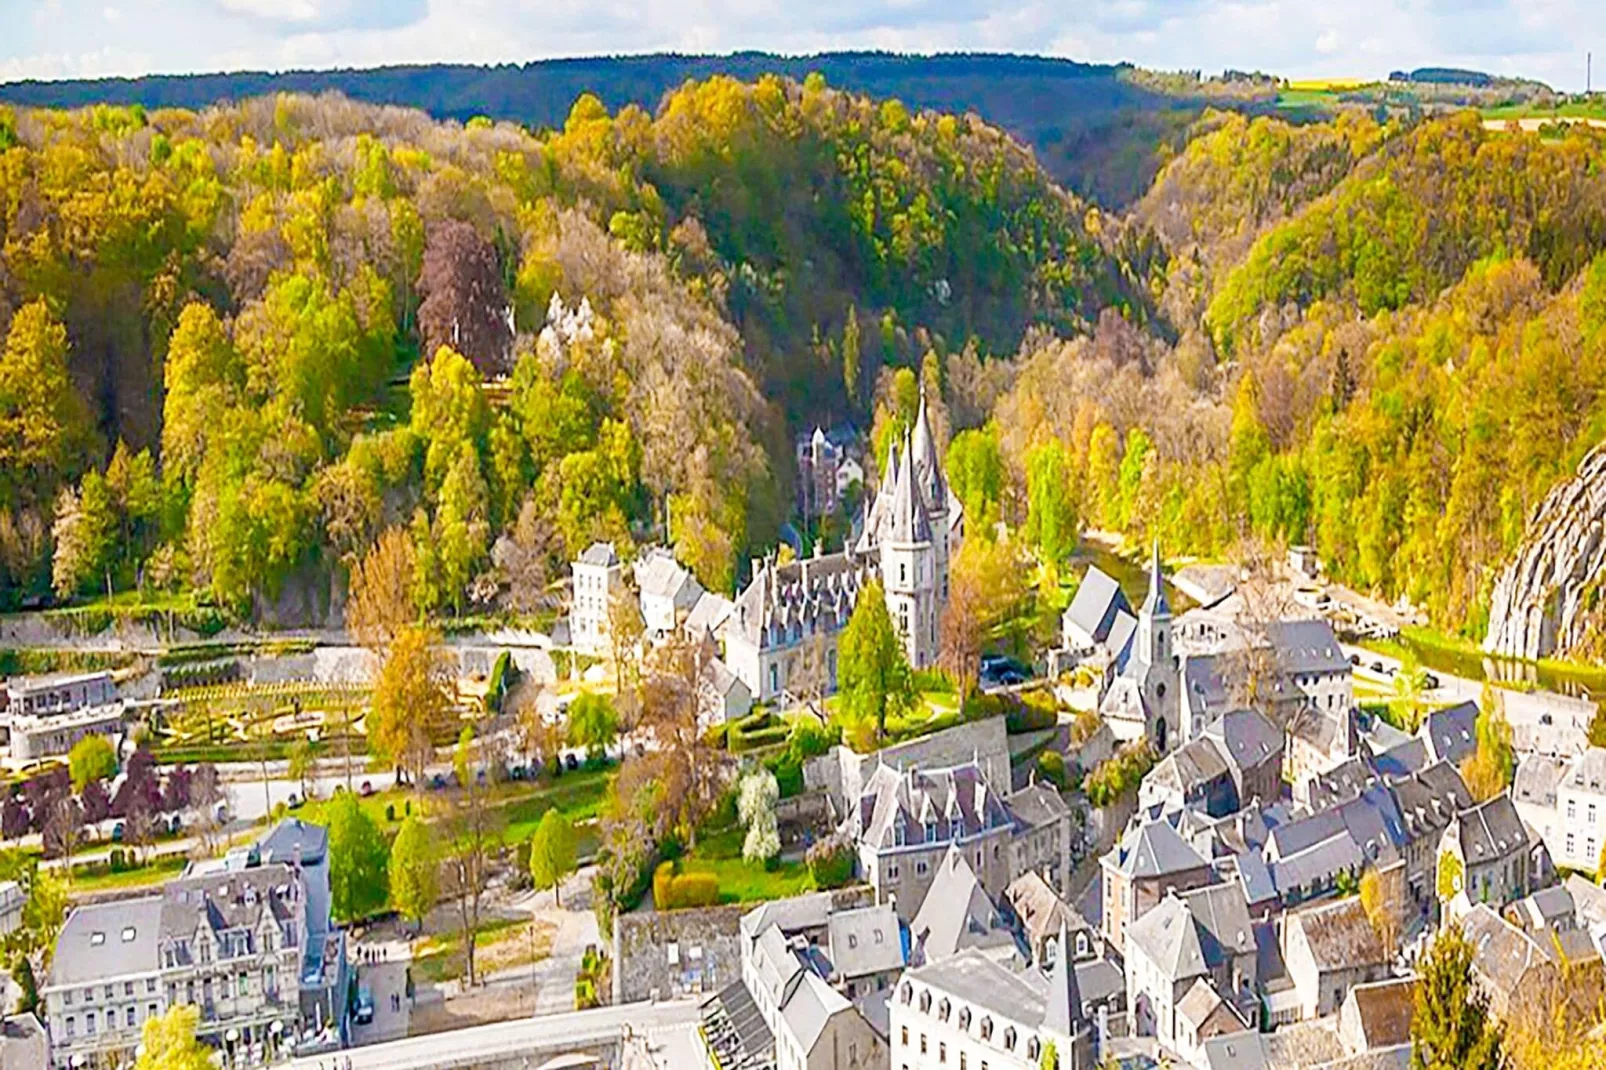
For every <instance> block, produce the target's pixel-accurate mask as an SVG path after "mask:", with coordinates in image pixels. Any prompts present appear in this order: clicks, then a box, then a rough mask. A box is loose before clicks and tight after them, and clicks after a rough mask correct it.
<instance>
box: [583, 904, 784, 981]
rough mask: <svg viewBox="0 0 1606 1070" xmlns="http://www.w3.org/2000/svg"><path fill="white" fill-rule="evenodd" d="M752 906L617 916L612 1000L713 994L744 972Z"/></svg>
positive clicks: (739, 978) (614, 933) (739, 977)
mask: <svg viewBox="0 0 1606 1070" xmlns="http://www.w3.org/2000/svg"><path fill="white" fill-rule="evenodd" d="M751 909H752V907H751V906H750V905H748V906H739V905H732V906H718V907H707V908H705V909H701V910H671V911H666V912H664V913H657V912H650V913H649V912H643V913H637V914H624V915H621V916H619V917H617V918H615V919H614V922H613V1002H614V1003H615V1004H620V1003H634V1002H636V1001H638V1000H643V999H674V998H677V997H680V996H696V995H701V994H709V995H711V994H713V993H715V992H718V991H719V990H720V989H721V988H723V987H725V986H726V985H728V984H730V983H731V982H732V981H739V980H741V977H742V941H741V929H740V927H739V923H740V921H741V917H742V915H743V914H745V913H747V911H749V910H751Z"/></svg>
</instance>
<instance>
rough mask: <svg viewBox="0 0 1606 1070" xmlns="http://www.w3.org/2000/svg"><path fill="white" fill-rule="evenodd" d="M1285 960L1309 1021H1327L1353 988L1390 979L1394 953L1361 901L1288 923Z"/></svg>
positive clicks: (1296, 916)
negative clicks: (1390, 958)
mask: <svg viewBox="0 0 1606 1070" xmlns="http://www.w3.org/2000/svg"><path fill="white" fill-rule="evenodd" d="M1282 953H1283V962H1284V964H1285V965H1286V967H1287V970H1288V976H1289V978H1290V979H1291V980H1292V981H1293V982H1294V988H1295V990H1296V991H1297V992H1298V993H1299V1000H1300V1005H1301V1010H1302V1013H1303V1014H1304V1016H1305V1017H1306V1018H1324V1017H1326V1016H1327V1015H1329V1014H1333V1013H1334V1012H1336V1011H1337V1010H1338V1008H1339V1007H1340V1006H1341V1005H1342V1004H1343V1002H1344V997H1345V995H1346V994H1347V993H1348V992H1349V990H1350V989H1351V988H1353V987H1354V986H1356V985H1359V984H1366V983H1367V982H1371V981H1381V980H1385V979H1386V978H1387V977H1388V976H1389V954H1388V950H1387V949H1386V948H1385V947H1384V946H1383V941H1382V939H1381V938H1380V937H1379V936H1378V934H1377V930H1376V929H1375V928H1373V926H1372V922H1371V919H1370V918H1368V917H1367V916H1366V911H1365V909H1364V908H1363V907H1362V906H1361V901H1360V899H1359V898H1358V897H1354V896H1351V897H1350V898H1347V899H1340V900H1338V901H1337V902H1335V903H1326V904H1323V905H1321V906H1315V907H1309V908H1306V909H1304V910H1299V911H1294V912H1292V913H1290V914H1288V915H1287V916H1286V917H1285V918H1284V919H1283V940H1282Z"/></svg>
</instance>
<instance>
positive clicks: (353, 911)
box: [328, 791, 390, 921]
mask: <svg viewBox="0 0 1606 1070" xmlns="http://www.w3.org/2000/svg"><path fill="white" fill-rule="evenodd" d="M328 818H329V898H330V906H331V908H332V912H333V914H334V916H335V918H336V919H337V920H339V921H355V920H357V919H359V918H365V917H367V916H368V915H370V914H372V913H374V912H375V911H377V910H380V909H381V908H383V907H384V905H385V897H386V896H387V895H388V894H389V890H390V884H389V881H388V880H387V875H386V866H387V864H388V862H389V859H390V852H389V850H388V849H387V848H386V847H385V839H384V837H383V836H381V835H380V834H379V827H378V826H377V825H375V824H374V819H373V818H371V817H369V816H368V813H367V811H365V810H364V809H363V808H362V804H360V803H359V802H358V801H357V797H356V795H355V794H354V793H352V792H349V791H343V792H341V793H340V794H338V795H336V796H335V797H334V800H333V801H332V802H331V803H330V804H329V812H328Z"/></svg>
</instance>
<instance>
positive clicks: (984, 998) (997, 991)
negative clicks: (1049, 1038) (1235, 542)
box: [893, 949, 1048, 1023]
mask: <svg viewBox="0 0 1606 1070" xmlns="http://www.w3.org/2000/svg"><path fill="white" fill-rule="evenodd" d="M903 976H904V979H905V980H907V981H914V982H919V983H922V984H926V985H930V986H931V987H932V988H935V989H938V990H939V991H942V992H946V993H948V994H949V995H950V996H952V997H954V999H955V1000H957V1001H962V1002H964V1003H968V1004H970V1005H972V1006H974V1007H978V1008H980V1009H981V1010H983V1011H991V1012H992V1013H994V1014H997V1015H999V1016H1000V1017H1003V1018H1008V1019H1011V1020H1013V1021H1017V1022H1025V1023H1032V1022H1039V1023H1040V1022H1042V1020H1043V1012H1044V1006H1045V1001H1046V999H1047V997H1048V981H1047V979H1046V978H1044V977H1043V975H1042V973H1040V972H1039V971H1037V970H1023V971H1015V970H1011V969H1009V968H1008V967H1005V966H1002V965H1000V964H998V963H997V962H994V961H993V960H992V959H990V958H988V957H987V956H986V955H984V954H982V953H981V952H980V951H976V950H974V949H971V950H966V951H961V952H959V953H958V954H957V955H953V956H951V957H949V958H946V959H942V960H940V961H937V962H929V963H927V964H926V965H924V966H919V967H916V968H915V969H912V970H909V971H907V972H906V973H905V974H904V975H903ZM899 990H900V994H899V995H896V996H894V997H893V998H894V999H901V998H902V996H901V990H902V985H901V984H900V985H899Z"/></svg>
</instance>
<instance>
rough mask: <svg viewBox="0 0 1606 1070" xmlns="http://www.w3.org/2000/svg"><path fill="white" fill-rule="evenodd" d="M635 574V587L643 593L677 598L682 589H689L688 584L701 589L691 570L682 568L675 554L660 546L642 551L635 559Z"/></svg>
mask: <svg viewBox="0 0 1606 1070" xmlns="http://www.w3.org/2000/svg"><path fill="white" fill-rule="evenodd" d="M635 574H636V587H637V588H638V589H640V591H641V593H642V594H643V595H648V596H652V597H658V598H677V597H680V596H681V592H682V590H689V587H688V585H696V587H695V589H697V590H699V591H700V590H701V589H702V588H701V586H700V585H697V580H696V578H695V577H694V576H692V574H691V571H690V570H689V569H685V568H682V567H681V565H680V562H678V561H676V560H675V555H674V554H673V553H672V552H670V551H669V550H666V549H664V548H663V547H661V546H654V547H650V548H648V549H646V550H644V551H643V552H642V554H641V556H640V557H638V558H637V559H636V567H635Z"/></svg>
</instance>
